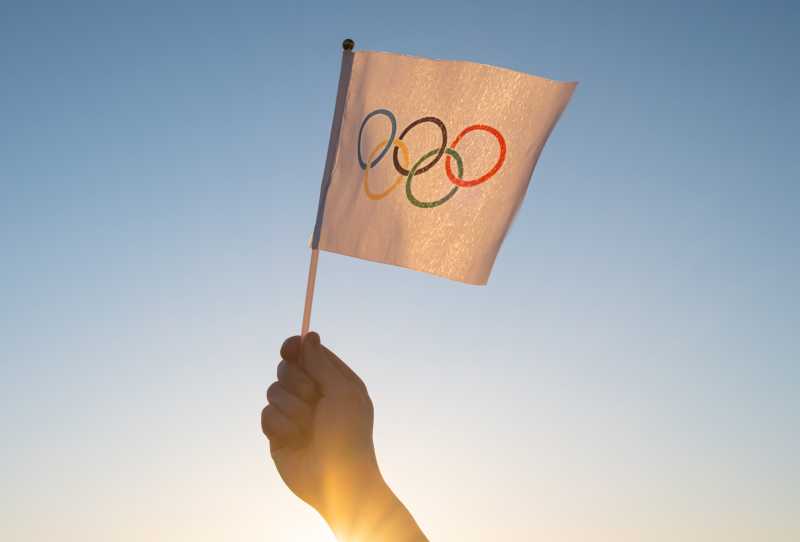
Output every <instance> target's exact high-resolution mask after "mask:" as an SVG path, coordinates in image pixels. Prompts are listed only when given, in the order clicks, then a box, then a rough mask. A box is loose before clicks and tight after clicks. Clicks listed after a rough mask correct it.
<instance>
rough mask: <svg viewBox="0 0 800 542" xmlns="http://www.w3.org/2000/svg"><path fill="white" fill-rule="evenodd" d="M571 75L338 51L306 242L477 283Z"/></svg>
mask: <svg viewBox="0 0 800 542" xmlns="http://www.w3.org/2000/svg"><path fill="white" fill-rule="evenodd" d="M576 85H577V83H563V82H559V81H553V80H550V79H544V78H541V77H536V76H532V75H528V74H525V73H520V72H516V71H512V70H508V69H503V68H497V67H494V66H487V65H483V64H476V63H473V62H462V61H445V60H431V59H427V58H419V57H412V56H406V55H399V54H392V53H381V52H369V51H358V52H352V51H345V52H344V53H343V59H342V68H341V74H340V81H339V92H338V96H337V102H336V110H335V112H334V122H333V126H332V129H331V139H330V145H329V149H328V159H327V163H326V169H325V174H324V176H323V183H322V188H321V191H320V201H319V208H318V212H317V223H316V227H315V230H314V236H313V238H312V247H313V248H319V249H321V250H326V251H329V252H336V253H339V254H346V255H348V256H355V257H357V258H363V259H366V260H373V261H376V262H382V263H388V264H393V265H398V266H402V267H407V268H410V269H414V270H417V271H424V272H427V273H432V274H434V275H439V276H442V277H447V278H450V279H453V280H458V281H462V282H466V283H470V284H486V282H487V281H488V279H489V274H490V272H491V269H492V265H493V264H494V261H495V258H496V256H497V253H498V251H499V250H500V245H501V244H502V242H503V239H504V237H505V235H506V233H507V232H508V229H509V227H510V225H511V222H512V220H513V219H514V215H515V214H516V212H517V210H518V209H519V207H520V205H521V204H522V200H523V198H524V197H525V193H526V191H527V188H528V184H529V182H530V179H531V175H532V173H533V169H534V166H535V165H536V161H537V160H538V158H539V155H540V153H541V151H542V148H543V147H544V144H545V142H546V141H547V138H548V136H549V135H550V132H551V131H552V130H553V127H554V126H555V124H556V122H557V121H558V118H559V116H560V115H561V113H562V112H563V111H564V109H565V107H566V106H567V103H568V102H569V100H570V98H571V96H572V93H573V91H574V90H575V87H576Z"/></svg>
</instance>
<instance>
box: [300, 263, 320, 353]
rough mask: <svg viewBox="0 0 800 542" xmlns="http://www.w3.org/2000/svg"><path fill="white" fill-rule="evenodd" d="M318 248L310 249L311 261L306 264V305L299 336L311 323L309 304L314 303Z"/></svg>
mask: <svg viewBox="0 0 800 542" xmlns="http://www.w3.org/2000/svg"><path fill="white" fill-rule="evenodd" d="M318 260H319V249H318V248H312V249H311V262H310V263H309V264H308V283H307V284H306V305H305V308H303V327H302V328H301V332H300V336H301V337H305V336H306V333H308V328H309V326H310V325H311V305H313V303H314V285H315V284H316V283H317V261H318Z"/></svg>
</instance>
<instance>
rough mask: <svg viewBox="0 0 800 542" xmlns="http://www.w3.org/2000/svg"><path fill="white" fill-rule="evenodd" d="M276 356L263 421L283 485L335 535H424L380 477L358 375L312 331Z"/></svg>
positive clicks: (358, 537) (386, 537)
mask: <svg viewBox="0 0 800 542" xmlns="http://www.w3.org/2000/svg"><path fill="white" fill-rule="evenodd" d="M281 357H282V358H283V359H282V360H281V362H280V364H279V365H278V381H277V382H274V383H273V384H272V385H271V386H270V387H269V389H268V390H267V400H268V401H269V404H268V405H267V406H266V407H265V408H264V410H263V411H262V413H261V427H262V430H263V431H264V434H265V435H266V436H267V437H268V438H269V444H270V453H271V455H272V459H273V460H274V461H275V465H276V467H277V468H278V472H279V473H280V475H281V478H283V481H284V482H285V483H286V485H287V486H288V487H289V488H290V489H291V490H292V491H293V492H294V493H295V495H297V496H298V497H300V498H301V499H303V500H304V501H305V502H307V503H308V504H310V505H311V506H312V507H314V508H315V509H316V510H317V511H318V512H319V513H320V514H321V515H322V516H323V518H325V520H326V521H327V522H328V524H329V525H330V526H331V528H332V529H333V531H334V532H335V533H336V534H337V536H339V537H340V539H341V540H372V539H379V540H385V541H387V542H388V541H394V540H397V541H400V540H403V541H412V540H426V538H425V537H424V535H423V534H422V532H421V531H420V530H419V527H417V525H416V523H415V522H414V520H413V518H412V517H411V515H410V514H409V513H408V511H407V510H406V509H405V507H404V506H403V505H402V503H400V501H399V500H398V499H397V497H395V496H394V494H393V493H392V491H391V490H390V489H389V487H388V485H387V484H386V483H385V482H384V480H383V477H382V476H381V473H380V469H379V468H378V462H377V459H376V457H375V448H374V445H373V441H372V424H373V407H372V401H371V400H370V397H369V395H368V393H367V388H366V386H365V385H364V382H362V381H361V379H360V378H359V377H358V375H356V374H355V373H354V372H353V371H352V369H350V368H349V367H348V366H347V365H346V364H345V363H344V362H343V361H342V360H341V359H339V358H338V357H337V356H336V355H335V354H334V353H333V352H331V351H330V350H328V349H327V348H325V347H324V346H323V345H322V344H321V343H320V339H319V335H317V334H316V333H313V332H312V333H309V334H308V335H306V336H305V338H304V339H303V341H302V344H301V340H300V337H291V338H289V339H287V340H286V341H285V342H284V343H283V346H282V347H281Z"/></svg>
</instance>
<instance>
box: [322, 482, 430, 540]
mask: <svg viewBox="0 0 800 542" xmlns="http://www.w3.org/2000/svg"><path fill="white" fill-rule="evenodd" d="M333 495H335V496H334V497H333V499H331V504H330V505H329V506H328V507H327V509H326V510H321V511H320V512H321V513H322V516H323V517H324V518H325V521H327V523H328V525H329V526H330V528H331V530H332V531H333V532H334V533H335V535H336V538H337V539H338V540H339V541H340V542H373V541H374V542H427V540H428V539H427V538H426V537H425V535H424V534H423V533H422V531H421V530H420V528H419V526H418V525H417V523H416V521H414V518H413V517H412V516H411V514H410V513H409V512H408V510H407V509H406V507H405V506H404V505H403V503H402V502H400V499H398V498H397V496H396V495H395V494H394V493H393V492H392V490H391V489H390V488H389V486H388V485H387V484H386V483H385V482H384V481H383V479H379V480H375V481H373V482H370V483H365V484H361V485H360V486H352V485H351V486H349V487H348V488H347V489H342V488H337V489H336V490H335V491H334V492H333Z"/></svg>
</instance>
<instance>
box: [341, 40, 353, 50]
mask: <svg viewBox="0 0 800 542" xmlns="http://www.w3.org/2000/svg"><path fill="white" fill-rule="evenodd" d="M355 46H356V42H354V41H353V40H351V39H350V38H347V39H346V40H344V41H343V42H342V49H344V50H345V51H352V50H353V47H355Z"/></svg>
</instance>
